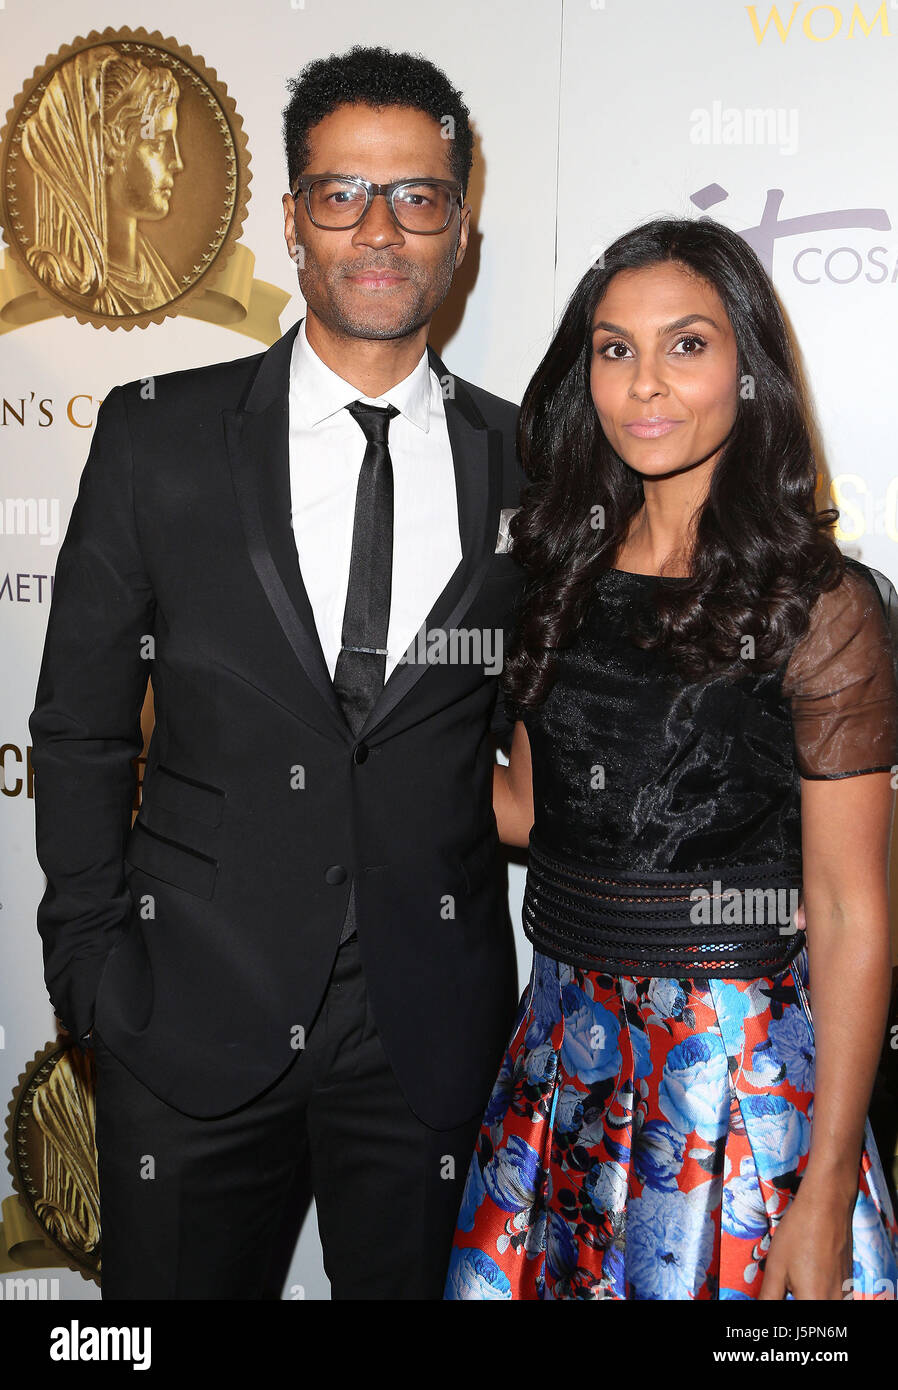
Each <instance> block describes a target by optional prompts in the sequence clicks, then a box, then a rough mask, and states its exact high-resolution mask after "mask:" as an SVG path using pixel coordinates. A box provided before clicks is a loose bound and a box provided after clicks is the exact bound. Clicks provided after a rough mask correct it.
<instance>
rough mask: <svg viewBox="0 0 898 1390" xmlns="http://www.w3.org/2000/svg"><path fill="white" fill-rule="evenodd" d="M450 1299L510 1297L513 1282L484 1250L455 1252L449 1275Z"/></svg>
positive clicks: (457, 1250)
mask: <svg viewBox="0 0 898 1390" xmlns="http://www.w3.org/2000/svg"><path fill="white" fill-rule="evenodd" d="M445 1296H446V1297H447V1298H451V1299H463V1298H477V1299H491V1300H492V1299H497V1298H508V1299H510V1298H511V1284H510V1282H509V1279H508V1275H507V1274H504V1273H503V1272H502V1270H501V1269H500V1268H499V1266H498V1265H497V1264H496V1262H495V1260H491V1259H490V1257H489V1255H487V1254H486V1253H485V1251H483V1250H460V1249H458V1248H457V1247H456V1249H454V1250H453V1251H452V1258H451V1260H450V1261H449V1273H448V1275H447V1277H446V1295H445Z"/></svg>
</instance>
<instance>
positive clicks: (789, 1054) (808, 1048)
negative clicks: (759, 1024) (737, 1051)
mask: <svg viewBox="0 0 898 1390" xmlns="http://www.w3.org/2000/svg"><path fill="white" fill-rule="evenodd" d="M768 1032H769V1033H770V1041H771V1044H772V1045H773V1051H774V1053H775V1054H776V1056H777V1057H778V1058H779V1060H780V1062H781V1063H782V1064H783V1066H785V1068H786V1075H787V1076H788V1078H789V1080H790V1081H791V1083H792V1085H793V1086H794V1087H795V1089H796V1090H797V1091H813V1089H814V1069H815V1068H814V1058H815V1049H814V1038H813V1035H812V1033H811V1030H810V1028H809V1026H808V1021H807V1019H806V1018H805V1016H804V1014H803V1013H802V1011H801V1009H799V1008H797V1007H796V1006H795V1005H794V1004H790V1005H789V1006H788V1008H786V1009H784V1010H783V1016H782V1018H772V1019H771V1020H770V1027H769V1029H768Z"/></svg>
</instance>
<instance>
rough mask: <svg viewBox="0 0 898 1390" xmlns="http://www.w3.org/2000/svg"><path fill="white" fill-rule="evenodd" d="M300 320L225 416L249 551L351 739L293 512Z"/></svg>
mask: <svg viewBox="0 0 898 1390" xmlns="http://www.w3.org/2000/svg"><path fill="white" fill-rule="evenodd" d="M299 322H300V321H298V322H297V323H296V324H295V325H294V326H293V328H291V329H289V330H288V331H287V332H286V333H285V334H284V336H283V337H282V338H279V339H278V341H277V342H276V343H275V344H274V345H273V346H272V347H271V348H269V350H268V352H266V353H265V355H264V356H263V358H262V361H261V363H260V366H259V370H258V372H257V374H256V377H255V380H254V382H253V385H252V388H251V390H250V392H249V395H248V396H247V398H246V402H245V405H244V406H243V407H242V408H240V409H237V410H224V411H222V416H223V419H224V426H225V438H226V440H227V447H228V458H229V461H230V465H231V474H232V477H233V480H234V491H235V493H236V496H237V504H238V506H239V508H240V515H241V519H242V522H243V529H244V533H245V535H246V540H247V545H248V547H249V552H250V558H251V559H252V563H253V567H254V569H255V571H256V574H257V576H258V578H259V582H260V584H261V585H262V588H263V589H264V591H265V594H266V597H267V598H268V602H269V603H270V604H271V607H272V608H273V610H274V613H275V616H276V617H277V620H278V622H279V623H280V625H281V627H282V629H283V631H284V635H285V637H286V638H287V641H288V642H289V643H290V646H291V647H292V648H293V651H294V653H295V654H296V657H297V659H298V661H299V662H300V664H301V665H302V667H303V670H304V671H305V673H306V675H307V676H308V678H309V681H310V682H311V684H312V686H313V687H314V688H315V690H316V691H317V693H318V695H319V696H320V697H321V702H322V705H323V709H322V715H323V717H324V718H326V720H327V723H328V725H329V727H330V728H331V729H332V730H335V731H338V732H339V733H340V734H341V735H342V736H343V737H344V738H346V739H350V738H351V732H350V730H349V727H348V725H347V724H346V721H345V719H344V717H343V711H342V709H341V708H340V702H339V701H338V699H337V696H336V693H335V691H334V687H333V682H332V681H331V678H330V675H329V673H328V669H327V664H326V662H325V660H324V653H323V652H322V650H321V642H320V640H319V637H318V630H317V628H316V626H315V617H314V614H313V612H312V606H311V604H310V602H309V596H308V594H307V593H306V587H305V584H304V583H303V580H302V572H301V570H300V566H299V557H298V555H297V552H296V541H295V538H294V534H293V526H292V521H291V512H290V410H289V390H290V360H291V354H292V351H293V342H294V339H295V337H296V334H297V331H298V329H299Z"/></svg>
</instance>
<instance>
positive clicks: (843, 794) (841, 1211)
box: [761, 772, 894, 1299]
mask: <svg viewBox="0 0 898 1390" xmlns="http://www.w3.org/2000/svg"><path fill="white" fill-rule="evenodd" d="M890 781H891V779H890V774H889V773H888V772H876V773H867V774H864V775H863V776H857V777H842V778H835V779H827V780H823V779H821V780H819V781H818V780H810V779H806V778H803V779H802V783H801V826H802V859H803V877H804V905H805V911H806V914H807V931H808V964H809V972H810V1001H811V1010H812V1013H813V1019H814V1033H815V1039H816V1079H815V1085H814V1119H813V1127H812V1132H811V1147H810V1153H809V1156H808V1162H807V1166H806V1168H805V1171H804V1174H803V1176H802V1181H801V1185H800V1187H799V1190H798V1192H797V1193H796V1195H795V1197H794V1199H793V1201H792V1203H791V1206H790V1208H789V1210H788V1211H787V1212H786V1215H785V1216H784V1217H783V1220H782V1221H781V1223H780V1226H779V1228H778V1229H777V1232H776V1234H775V1236H774V1239H773V1241H772V1243H771V1247H770V1253H769V1255H768V1259H767V1268H766V1270H765V1276H764V1287H763V1290H762V1295H761V1296H762V1297H764V1298H782V1297H783V1296H784V1290H785V1287H788V1288H789V1289H790V1290H791V1292H792V1293H793V1295H794V1296H796V1297H799V1298H825V1299H834V1298H842V1297H844V1294H843V1292H842V1282H843V1280H844V1279H846V1278H849V1277H850V1275H851V1212H852V1208H853V1207H854V1203H855V1199H856V1196H857V1185H858V1174H859V1167H860V1157H861V1150H862V1147H863V1140H864V1121H865V1119H866V1115H867V1108H868V1106H869V1103H870V1095H871V1092H872V1089H873V1078H874V1075H875V1072H876V1066H877V1063H878V1061H879V1055H880V1050H881V1048H882V1040H883V1033H884V1031H885V1025H886V1019H887V1015H888V1004H889V989H890V978H891V944H890V939H889V897H888V857H889V838H890V831H891V817H892V804H893V800H894V796H893V792H892V789H891V784H890ZM793 1209H794V1214H793Z"/></svg>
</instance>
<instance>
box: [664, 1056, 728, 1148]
mask: <svg viewBox="0 0 898 1390" xmlns="http://www.w3.org/2000/svg"><path fill="white" fill-rule="evenodd" d="M728 1071H729V1069H728V1065H727V1055H726V1052H725V1051H724V1047H723V1043H722V1042H721V1040H720V1038H718V1037H717V1035H716V1034H715V1033H694V1034H693V1035H692V1036H691V1037H688V1038H686V1039H684V1041H683V1042H681V1043H678V1044H677V1046H676V1047H672V1048H671V1050H670V1052H669V1053H668V1054H667V1061H666V1062H665V1064H664V1070H663V1072H662V1074H661V1085H660V1086H659V1088H658V1103H659V1104H660V1106H661V1109H662V1110H663V1111H664V1114H665V1115H666V1116H667V1118H668V1119H669V1120H670V1122H671V1124H672V1125H673V1126H674V1128H675V1129H678V1130H679V1131H680V1133H681V1134H691V1133H692V1131H693V1130H695V1132H696V1133H697V1134H699V1135H700V1136H701V1137H702V1139H705V1140H707V1142H708V1143H709V1144H713V1143H716V1141H717V1140H718V1139H719V1138H720V1137H721V1135H723V1134H725V1133H726V1130H727V1124H728V1122H729V1114H730V1093H729V1087H728Z"/></svg>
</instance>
